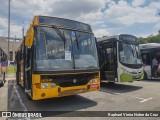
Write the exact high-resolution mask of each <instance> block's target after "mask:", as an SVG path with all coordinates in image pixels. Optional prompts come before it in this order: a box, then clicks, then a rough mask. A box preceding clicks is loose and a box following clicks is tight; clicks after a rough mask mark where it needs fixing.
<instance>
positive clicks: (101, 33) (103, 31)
mask: <svg viewBox="0 0 160 120" xmlns="http://www.w3.org/2000/svg"><path fill="white" fill-rule="evenodd" d="M93 32H94V34H95V36H96V37H97V38H99V37H103V36H111V33H110V32H109V31H107V30H106V29H97V30H95V31H93Z"/></svg>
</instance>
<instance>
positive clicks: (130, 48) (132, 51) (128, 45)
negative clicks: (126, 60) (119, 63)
mask: <svg viewBox="0 0 160 120" xmlns="http://www.w3.org/2000/svg"><path fill="white" fill-rule="evenodd" d="M126 45H127V47H128V48H129V50H130V51H131V53H132V55H133V56H134V50H133V49H132V47H131V46H130V44H128V43H126Z"/></svg>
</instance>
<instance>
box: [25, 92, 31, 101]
mask: <svg viewBox="0 0 160 120" xmlns="http://www.w3.org/2000/svg"><path fill="white" fill-rule="evenodd" d="M26 97H27V99H28V100H29V101H32V98H31V96H29V95H28V94H27V93H26Z"/></svg>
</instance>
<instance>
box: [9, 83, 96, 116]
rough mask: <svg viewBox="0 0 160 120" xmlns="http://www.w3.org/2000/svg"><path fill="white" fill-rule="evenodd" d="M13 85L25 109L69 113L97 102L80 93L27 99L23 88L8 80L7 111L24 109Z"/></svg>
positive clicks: (94, 104)
mask: <svg viewBox="0 0 160 120" xmlns="http://www.w3.org/2000/svg"><path fill="white" fill-rule="evenodd" d="M14 86H16V89H17V91H18V93H19V96H20V98H21V99H22V102H23V104H24V105H25V107H26V108H27V111H37V112H38V111H39V112H43V111H58V112H55V113H56V114H57V115H58V114H64V113H70V112H71V111H78V110H82V109H86V108H89V107H93V106H96V105H97V102H95V101H92V100H90V99H87V98H85V97H82V96H80V95H74V96H67V97H60V98H52V99H44V100H38V101H33V100H28V99H27V97H26V95H25V93H24V91H23V89H22V88H21V87H20V86H17V85H16V83H15V81H10V82H9V83H8V111H24V109H23V107H22V106H21V104H20V100H19V98H18V96H17V93H16V92H15V88H14ZM82 94H83V93H82ZM59 111H61V112H59ZM47 115H48V116H47V117H50V116H53V115H52V114H47ZM54 115H55V114H54ZM58 116H60V115H58Z"/></svg>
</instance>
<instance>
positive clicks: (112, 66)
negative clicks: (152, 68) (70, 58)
mask: <svg viewBox="0 0 160 120" xmlns="http://www.w3.org/2000/svg"><path fill="white" fill-rule="evenodd" d="M97 43H98V44H97V46H98V53H99V65H100V77H101V82H119V83H121V82H133V81H134V80H141V79H143V64H142V61H141V56H140V51H139V45H138V40H137V38H136V37H135V36H132V35H126V34H121V35H115V36H111V37H102V38H98V39H97Z"/></svg>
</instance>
